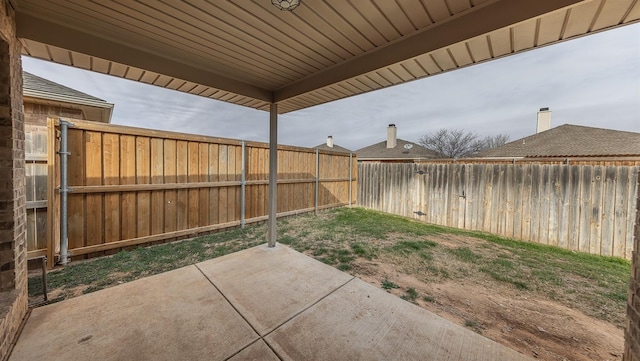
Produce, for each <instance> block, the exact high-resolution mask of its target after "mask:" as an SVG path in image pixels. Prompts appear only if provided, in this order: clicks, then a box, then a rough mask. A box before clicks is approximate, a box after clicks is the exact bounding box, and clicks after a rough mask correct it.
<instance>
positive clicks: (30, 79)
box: [22, 71, 105, 102]
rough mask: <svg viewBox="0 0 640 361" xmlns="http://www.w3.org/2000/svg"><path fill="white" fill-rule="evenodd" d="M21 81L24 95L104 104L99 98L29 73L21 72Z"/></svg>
mask: <svg viewBox="0 0 640 361" xmlns="http://www.w3.org/2000/svg"><path fill="white" fill-rule="evenodd" d="M22 80H23V91H24V92H25V95H31V96H35V94H36V93H37V94H52V95H57V96H62V97H65V98H69V101H73V100H74V99H76V100H84V101H91V102H105V101H104V100H102V99H100V98H96V97H94V96H92V95H89V94H85V93H83V92H80V91H77V90H75V89H71V88H68V87H66V86H64V85H60V84H58V83H54V82H52V81H50V80H47V79H43V78H41V77H39V76H36V75H33V74H31V73H27V72H26V71H23V72H22Z"/></svg>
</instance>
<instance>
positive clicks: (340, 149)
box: [313, 143, 351, 153]
mask: <svg viewBox="0 0 640 361" xmlns="http://www.w3.org/2000/svg"><path fill="white" fill-rule="evenodd" d="M313 149H320V150H332V151H334V152H343V153H351V150H350V149H347V148H345V147H341V146H339V145H337V144H334V145H333V147H329V146H328V145H327V144H326V143H323V144H320V145H316V146H315V147H313Z"/></svg>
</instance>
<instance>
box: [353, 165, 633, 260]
mask: <svg viewBox="0 0 640 361" xmlns="http://www.w3.org/2000/svg"><path fill="white" fill-rule="evenodd" d="M639 169H640V167H637V166H602V165H596V166H587V165H557V164H556V165H549V164H516V165H514V164H460V163H457V164H401V163H396V164H393V163H366V162H363V163H360V164H358V176H359V178H358V179H359V181H358V202H359V205H361V206H364V207H367V208H372V209H375V210H379V211H383V212H388V213H393V214H398V215H402V216H407V217H412V218H415V219H419V220H422V221H424V222H427V223H434V224H439V225H444V226H450V227H457V228H463V229H469V230H479V231H485V232H490V233H495V234H499V235H503V236H507V237H511V238H516V239H522V240H527V241H533V242H537V243H542V244H548V245H553V246H558V247H562V248H566V249H570V250H576V251H582V252H588V253H592V254H599V255H604V256H617V257H624V258H631V255H632V250H633V228H634V219H635V214H636V209H635V205H636V204H635V203H636V199H637V198H638V172H639Z"/></svg>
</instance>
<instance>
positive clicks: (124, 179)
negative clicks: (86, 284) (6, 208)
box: [52, 120, 357, 256]
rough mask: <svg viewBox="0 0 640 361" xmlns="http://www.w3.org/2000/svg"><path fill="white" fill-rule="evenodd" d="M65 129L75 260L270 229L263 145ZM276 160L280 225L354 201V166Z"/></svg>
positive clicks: (287, 152)
mask: <svg viewBox="0 0 640 361" xmlns="http://www.w3.org/2000/svg"><path fill="white" fill-rule="evenodd" d="M70 122H71V123H72V124H73V126H72V127H70V128H69V131H68V147H69V152H70V156H69V173H68V182H69V189H70V194H69V204H68V217H69V234H68V239H69V251H70V253H71V254H72V255H73V256H80V255H86V254H92V253H94V252H102V251H107V250H113V249H119V248H122V247H127V246H131V245H136V244H141V243H151V242H156V241H164V240H168V239H176V238H185V237H189V236H194V235H198V234H204V233H208V232H211V231H215V230H218V229H222V228H227V227H233V226H238V225H241V224H242V223H243V222H244V223H251V222H258V221H262V220H266V219H267V203H268V189H267V188H268V177H269V171H268V170H269V149H268V145H267V144H264V143H256V142H242V141H239V140H231V139H222V138H213V137H204V136H196V135H186V134H180V133H172V132H161V131H154V130H146V129H138V128H130V127H123V126H114V125H108V124H98V123H92V122H86V121H80V120H70ZM243 156H244V157H243ZM316 157H318V168H319V171H320V172H319V177H317V175H316ZM278 158H279V159H278V161H279V163H278V215H279V216H281V215H291V214H296V213H300V212H306V211H313V210H315V209H316V204H317V208H318V209H321V208H329V207H336V206H341V205H346V204H350V202H354V201H355V194H354V193H353V190H355V189H356V187H357V185H356V181H357V177H356V176H355V175H356V174H357V168H356V166H355V164H356V158H355V156H353V157H350V155H349V154H344V153H334V152H326V151H320V152H319V153H318V154H317V155H316V151H315V150H313V149H307V148H298V147H288V146H279V149H278ZM243 159H244V162H243ZM350 161H351V162H352V164H353V166H352V167H351V170H352V174H351V177H350V176H349V169H350V167H349V164H350ZM243 165H244V178H243ZM54 168H56V169H57V168H58V167H57V166H56V167H54ZM56 171H59V170H56ZM350 182H351V189H352V192H349V188H350V187H349V185H350ZM316 183H317V184H318V195H319V197H318V199H317V203H316V197H315V194H316ZM57 184H59V183H57ZM55 193H56V197H57V192H55ZM350 196H351V198H350ZM54 203H55V202H54ZM243 207H244V208H243ZM243 209H244V213H242V210H243ZM243 216H244V217H243ZM52 233H54V234H55V233H56V232H54V231H52ZM57 242H59V240H58V239H55V241H54V243H56V244H57ZM56 244H53V245H52V246H53V247H55V246H56Z"/></svg>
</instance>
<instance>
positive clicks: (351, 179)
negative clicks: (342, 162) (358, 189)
mask: <svg viewBox="0 0 640 361" xmlns="http://www.w3.org/2000/svg"><path fill="white" fill-rule="evenodd" d="M352 193H353V153H351V152H349V207H351V200H352V199H353V198H352V197H353V194H352Z"/></svg>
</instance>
